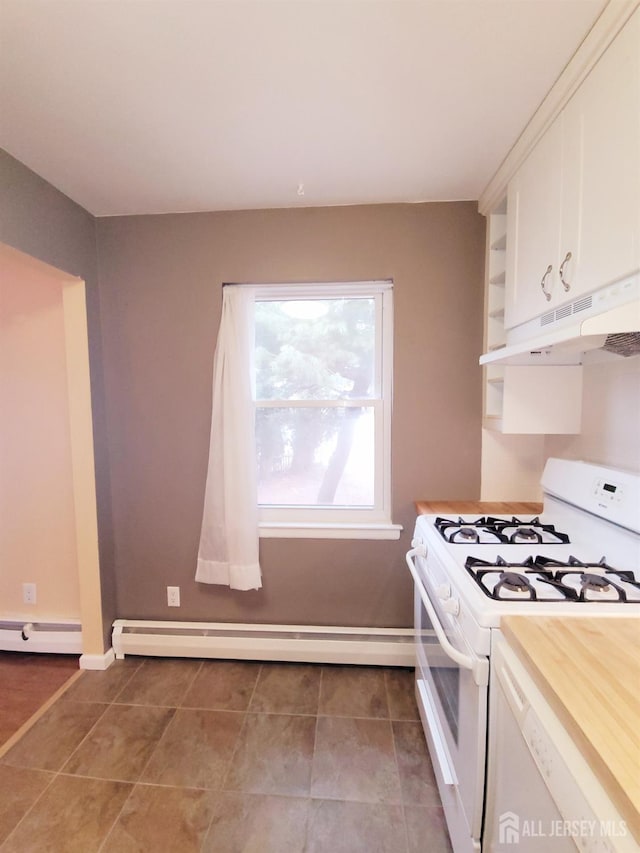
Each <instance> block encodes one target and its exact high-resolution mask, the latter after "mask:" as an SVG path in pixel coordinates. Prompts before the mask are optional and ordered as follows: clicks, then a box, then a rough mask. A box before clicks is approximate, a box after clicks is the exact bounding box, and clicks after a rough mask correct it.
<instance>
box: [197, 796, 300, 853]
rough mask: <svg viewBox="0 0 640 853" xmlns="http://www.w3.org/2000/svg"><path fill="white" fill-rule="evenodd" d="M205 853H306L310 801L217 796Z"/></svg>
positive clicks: (267, 797) (284, 798) (269, 797)
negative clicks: (304, 852)
mask: <svg viewBox="0 0 640 853" xmlns="http://www.w3.org/2000/svg"><path fill="white" fill-rule="evenodd" d="M215 796H216V799H215V800H214V814H213V820H212V822H211V828H210V830H209V834H208V835H207V839H206V842H205V845H204V847H203V853H303V850H304V839H305V829H306V823H307V811H308V807H309V801H308V800H307V799H306V798H298V797H272V796H261V795H259V794H231V793H221V794H217V795H215Z"/></svg>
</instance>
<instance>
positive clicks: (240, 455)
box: [196, 285, 262, 589]
mask: <svg viewBox="0 0 640 853" xmlns="http://www.w3.org/2000/svg"><path fill="white" fill-rule="evenodd" d="M254 300H255V291H254V289H253V288H251V287H246V286H239V285H227V286H226V287H224V288H223V296H222V318H221V320H220V330H219V332H218V342H217V345H216V352H215V358H214V366H213V412H212V415H211V441H210V446H209V467H208V471H207V486H206V492H205V499H204V514H203V519H202V532H201V535H200V548H199V551H198V568H197V571H196V580H197V581H200V582H201V583H212V584H225V585H226V586H230V587H231V588H232V589H259V588H260V587H261V586H262V581H261V573H260V564H259V561H258V506H257V492H256V452H255V422H254V405H253V393H252V371H251V366H252V354H253V334H254V332H253V328H254V327H253V305H254Z"/></svg>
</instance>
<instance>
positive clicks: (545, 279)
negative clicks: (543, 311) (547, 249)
mask: <svg viewBox="0 0 640 853" xmlns="http://www.w3.org/2000/svg"><path fill="white" fill-rule="evenodd" d="M552 269H553V267H552V266H551V264H549V266H548V267H547V269H546V270H545V273H544V275H543V276H542V279H541V281H540V287H541V288H542V292H543V293H544V295H545V299H546V300H547V302H548V301H549V300H550V299H551V293H550V292H549V291H548V290H547V289H546V288H545V286H544V285H545V282H546V281H547V279H548V277H549V276H550V275H551V271H552Z"/></svg>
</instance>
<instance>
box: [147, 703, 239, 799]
mask: <svg viewBox="0 0 640 853" xmlns="http://www.w3.org/2000/svg"><path fill="white" fill-rule="evenodd" d="M243 720H244V715H243V714H240V713H238V712H236V711H205V710H199V709H185V708H181V709H178V710H177V711H176V713H175V715H174V717H173V719H172V720H171V722H170V723H169V725H168V726H167V729H166V731H165V733H164V735H163V736H162V738H161V740H160V742H159V743H158V745H157V747H156V748H155V750H154V752H153V755H152V756H151V760H150V761H149V764H148V765H147V767H146V768H145V771H144V773H143V774H142V780H143V781H146V782H154V783H156V784H160V785H179V786H182V787H191V788H220V786H221V784H222V781H223V779H224V777H225V774H226V772H227V769H228V767H229V761H230V759H231V757H232V755H233V752H234V750H235V747H236V743H237V740H238V735H239V734H240V729H241V728H242V723H243Z"/></svg>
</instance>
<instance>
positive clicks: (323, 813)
mask: <svg viewBox="0 0 640 853" xmlns="http://www.w3.org/2000/svg"><path fill="white" fill-rule="evenodd" d="M406 849H407V841H406V833H405V828H404V819H403V814H402V808H401V807H400V806H384V805H381V804H380V803H376V804H375V805H374V804H370V803H351V802H339V801H332V800H311V805H310V809H309V822H308V828H307V845H306V847H305V853H374V851H375V853H404V851H406ZM426 849H428V848H426V847H425V848H423V850H426Z"/></svg>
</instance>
